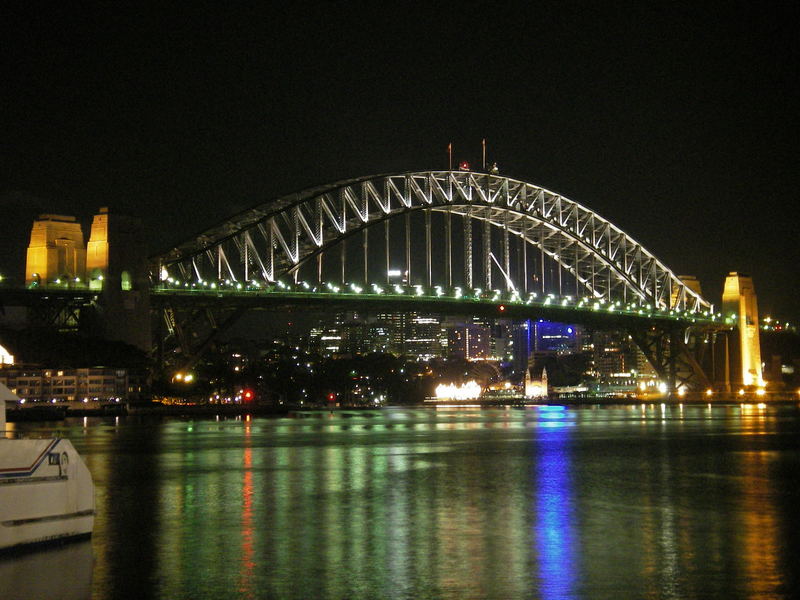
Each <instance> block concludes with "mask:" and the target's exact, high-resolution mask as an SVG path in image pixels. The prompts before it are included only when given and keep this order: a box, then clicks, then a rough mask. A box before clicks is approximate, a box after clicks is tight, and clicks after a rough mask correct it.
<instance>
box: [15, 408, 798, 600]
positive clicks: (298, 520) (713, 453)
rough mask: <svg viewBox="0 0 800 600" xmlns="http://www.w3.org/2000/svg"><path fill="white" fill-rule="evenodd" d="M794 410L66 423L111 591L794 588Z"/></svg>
mask: <svg viewBox="0 0 800 600" xmlns="http://www.w3.org/2000/svg"><path fill="white" fill-rule="evenodd" d="M18 427H19V426H18ZM27 427H31V428H33V427H35V426H33V425H27ZM799 429H800V428H799V425H798V412H797V409H796V407H788V408H783V409H778V408H772V407H770V408H766V409H759V408H757V407H755V406H746V405H734V406H714V407H707V406H705V405H702V406H691V405H686V406H665V407H663V408H662V407H661V406H660V405H642V406H640V405H635V406H630V407H605V408H601V407H585V408H580V409H575V408H569V407H567V408H565V407H539V408H528V409H494V410H479V409H474V408H469V409H458V410H453V409H451V410H430V409H389V410H384V411H375V412H364V413H359V412H355V411H350V412H347V411H342V412H337V413H334V414H331V413H329V412H326V411H321V412H316V413H315V412H308V413H301V414H298V415H296V416H294V417H293V418H284V419H259V418H253V419H251V420H247V419H243V420H227V421H226V420H191V419H150V420H146V419H135V418H127V419H126V418H122V419H119V420H118V421H114V420H102V419H89V420H88V421H86V422H84V420H80V421H78V420H76V421H75V422H74V423H72V424H71V426H70V427H69V431H67V432H65V433H66V434H67V435H69V437H70V438H71V439H72V440H73V443H74V444H75V446H76V447H77V448H78V449H79V451H80V452H81V453H82V454H83V456H84V457H85V458H86V461H87V463H88V465H89V467H90V469H91V471H92V473H93V476H94V478H95V482H96V484H97V501H98V516H97V521H96V528H95V535H94V537H93V542H92V544H93V548H94V568H93V579H92V589H93V596H94V597H96V598H114V597H136V598H220V597H224V598H365V599H367V598H369V599H372V598H535V597H539V598H545V599H559V598H690V597H712V598H713V597H716V598H790V597H792V596H793V594H792V592H793V591H797V573H796V568H795V563H796V559H797V555H798V548H800V527H799V526H798V524H797V522H796V520H795V518H794V516H795V514H796V508H795V507H796V506H797V505H798V500H800V498H798V490H797V483H798V479H799V478H800V477H799V476H800V473H798V468H799V467H798V465H799V464H800V449H798V439H800V438H799V436H798V432H799ZM6 564H8V563H6ZM11 564H12V566H13V563H11ZM0 585H2V584H0ZM1 591H2V590H1V589H0V592H1ZM0 596H2V593H0ZM2 597H4V596H2Z"/></svg>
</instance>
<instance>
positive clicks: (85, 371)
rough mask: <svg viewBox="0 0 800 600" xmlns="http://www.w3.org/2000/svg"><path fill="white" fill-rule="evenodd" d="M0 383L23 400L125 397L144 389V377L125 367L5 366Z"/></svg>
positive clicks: (63, 400) (41, 400)
mask: <svg viewBox="0 0 800 600" xmlns="http://www.w3.org/2000/svg"><path fill="white" fill-rule="evenodd" d="M0 383H3V384H4V385H5V386H6V387H8V388H9V389H10V390H11V391H12V392H13V393H15V394H16V395H17V396H19V397H20V399H22V400H25V401H26V402H53V401H57V402H74V401H80V400H84V399H86V400H117V399H121V400H126V399H129V398H134V397H138V396H139V395H140V394H141V393H143V392H144V391H145V381H144V378H143V377H142V376H140V375H137V374H131V373H129V371H128V370H127V369H116V368H106V367H88V368H78V369H41V368H27V367H11V368H8V367H5V368H2V369H0Z"/></svg>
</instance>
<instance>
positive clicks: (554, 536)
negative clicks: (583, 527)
mask: <svg viewBox="0 0 800 600" xmlns="http://www.w3.org/2000/svg"><path fill="white" fill-rule="evenodd" d="M559 409H560V410H559ZM542 416H543V420H542V422H541V423H540V425H541V426H542V427H544V428H545V429H544V431H543V435H542V436H541V437H540V438H539V439H538V443H537V447H536V454H535V457H534V460H535V463H534V464H535V465H536V471H535V473H534V481H535V497H534V499H535V501H534V506H533V513H534V515H535V521H534V531H535V540H536V547H535V553H536V556H537V557H538V566H539V580H540V592H541V597H542V598H546V599H551V598H569V597H572V596H573V595H574V593H575V590H576V581H575V580H576V573H577V571H578V565H577V564H576V561H577V560H578V556H577V548H576V539H575V538H576V532H575V525H574V498H573V489H572V483H571V476H572V475H571V474H572V465H571V463H572V457H571V450H570V447H569V442H570V428H569V425H570V423H569V422H567V421H566V417H567V414H566V412H565V411H564V410H563V408H562V407H553V408H552V409H550V410H547V411H544V412H543V415H542Z"/></svg>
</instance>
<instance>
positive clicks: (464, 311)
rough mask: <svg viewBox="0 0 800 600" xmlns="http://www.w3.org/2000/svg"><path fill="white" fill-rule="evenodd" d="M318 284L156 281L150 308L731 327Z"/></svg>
mask: <svg viewBox="0 0 800 600" xmlns="http://www.w3.org/2000/svg"><path fill="white" fill-rule="evenodd" d="M206 283H207V282H206ZM212 285H215V286H216V284H212ZM319 287H321V288H322V290H319V289H318V288H316V287H315V288H312V287H311V286H309V285H308V284H305V285H303V284H294V285H292V284H279V286H273V287H272V288H271V289H265V288H242V289H237V288H236V285H235V284H234V285H231V286H229V287H227V288H226V287H219V286H216V287H215V288H213V289H212V288H210V287H191V288H188V287H183V288H182V287H174V286H169V285H166V286H164V285H159V286H155V287H154V288H152V290H151V304H152V306H153V307H154V308H155V307H159V306H167V305H169V306H171V307H173V308H182V307H191V308H194V309H199V308H242V309H256V310H258V309H262V310H296V309H320V310H326V311H330V310H334V311H347V310H359V311H370V312H380V311H383V312H385V311H396V312H421V313H434V314H442V315H462V316H476V317H486V318H495V319H497V318H505V319H514V320H525V319H538V318H541V319H546V320H550V321H557V322H562V323H580V324H583V325H589V326H597V327H605V328H609V327H610V328H621V327H635V328H642V327H647V326H648V325H650V324H652V325H658V326H659V327H660V328H663V329H673V328H685V327H687V326H691V325H696V326H701V327H702V328H703V329H710V330H727V329H730V328H731V325H730V323H726V322H725V321H724V320H723V318H722V315H720V314H714V313H711V312H709V311H706V312H692V311H680V310H655V309H653V308H652V307H651V306H647V305H638V304H623V303H622V302H620V301H616V302H608V301H603V300H598V299H595V300H592V299H589V298H574V297H572V296H564V297H556V296H554V295H552V294H550V295H547V296H544V297H541V296H537V295H536V294H530V295H528V296H527V297H524V298H523V297H522V296H521V295H520V294H518V293H516V292H501V291H498V290H493V291H491V292H488V293H487V292H483V291H482V290H473V291H472V293H471V294H470V293H465V292H464V291H462V290H461V289H460V288H453V289H452V290H446V289H444V288H442V287H440V286H437V287H434V288H433V289H430V288H425V287H423V286H419V285H417V286H400V285H388V286H385V285H384V286H378V285H377V284H372V285H371V286H361V285H357V284H348V285H347V286H342V285H340V284H322V285H321V286H319ZM364 287H366V288H368V289H369V291H367V290H365V289H364Z"/></svg>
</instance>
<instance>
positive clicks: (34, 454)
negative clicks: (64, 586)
mask: <svg viewBox="0 0 800 600" xmlns="http://www.w3.org/2000/svg"><path fill="white" fill-rule="evenodd" d="M94 513H95V501H94V484H93V483H92V478H91V475H90V474H89V470H88V469H87V468H86V465H85V464H84V463H83V460H82V459H81V457H80V456H79V455H78V453H77V451H76V450H75V448H74V447H73V446H72V444H71V443H70V442H69V440H64V439H59V438H55V439H49V440H48V439H44V440H35V439H34V440H28V439H24V440H5V439H3V440H0V551H9V550H17V549H21V548H24V547H26V546H30V545H43V544H50V543H56V542H61V541H64V540H67V539H70V538H80V537H87V536H89V535H91V533H92V529H93V527H94Z"/></svg>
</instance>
